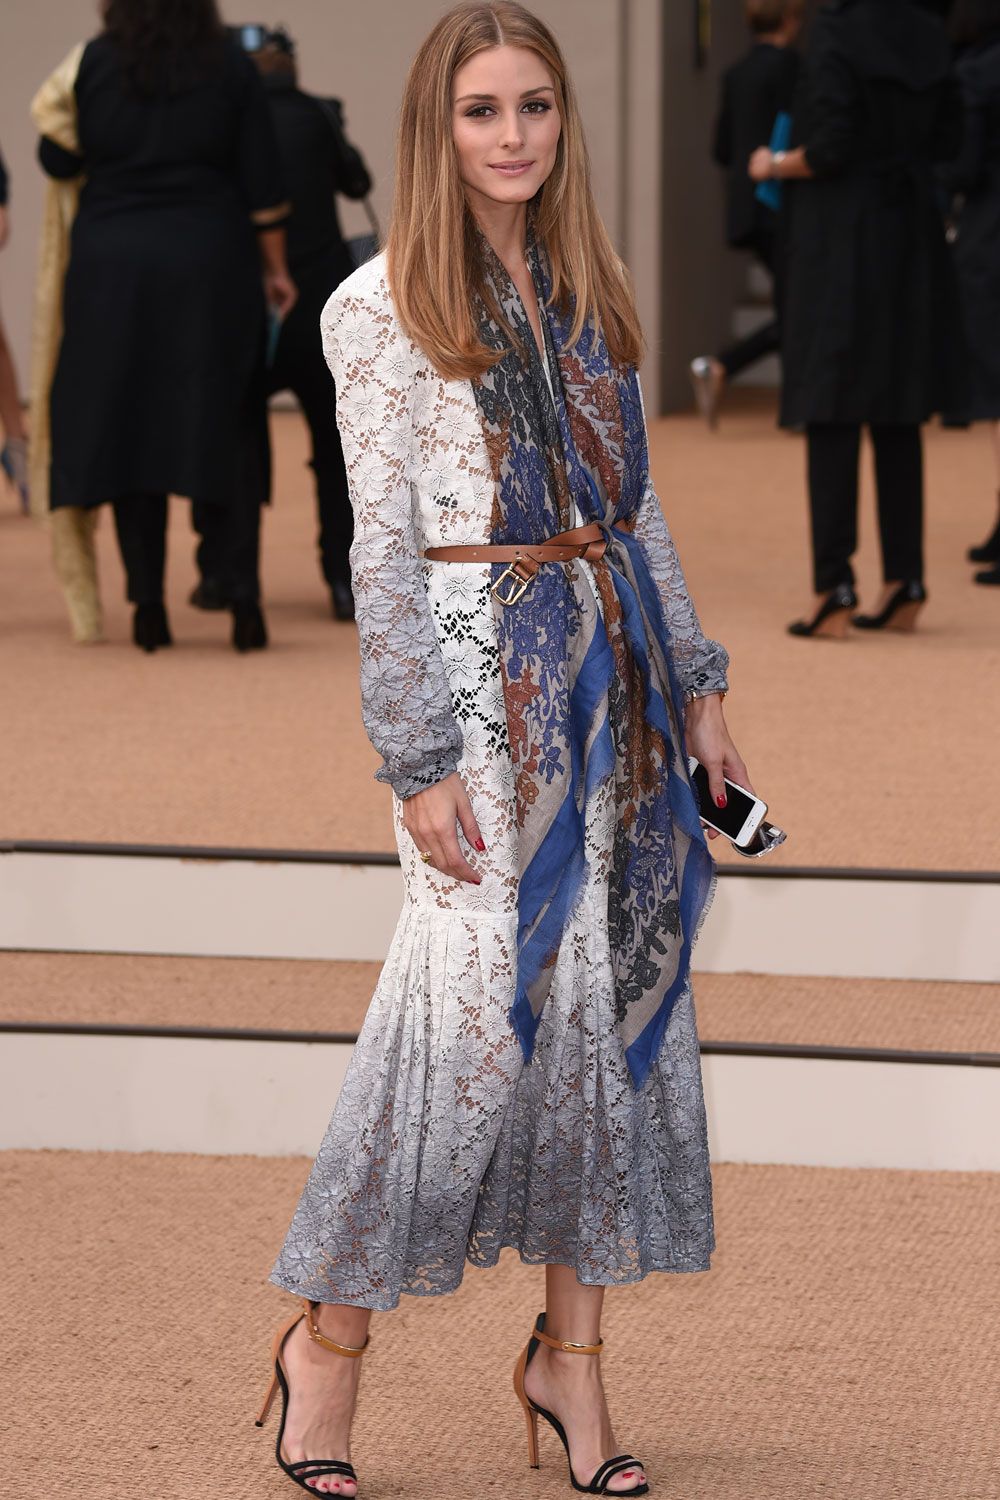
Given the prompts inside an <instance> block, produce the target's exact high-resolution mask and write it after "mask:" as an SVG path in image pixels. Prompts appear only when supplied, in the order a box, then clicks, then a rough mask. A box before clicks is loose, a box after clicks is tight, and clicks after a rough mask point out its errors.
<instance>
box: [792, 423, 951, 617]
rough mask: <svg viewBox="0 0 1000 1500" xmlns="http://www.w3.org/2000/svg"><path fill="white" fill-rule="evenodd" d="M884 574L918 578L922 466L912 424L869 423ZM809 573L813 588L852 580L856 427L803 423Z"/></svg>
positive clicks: (902, 579)
mask: <svg viewBox="0 0 1000 1500" xmlns="http://www.w3.org/2000/svg"><path fill="white" fill-rule="evenodd" d="M869 430H870V432H871V436H872V445H873V447H874V449H875V487H876V492H877V495H878V525H879V538H880V541H881V546H882V576H883V578H884V579H885V581H886V582H887V583H889V582H893V581H898V582H911V581H912V582H922V581H923V576H924V546H923V536H924V465H923V447H922V444H921V437H920V428H919V427H918V426H917V425H916V424H915V423H909V422H893V423H885V424H883V423H872V424H870V427H869ZM806 439H807V443H806V446H807V454H808V470H809V511H810V517H811V521H812V544H813V578H814V583H815V588H816V592H817V593H818V594H826V593H829V592H830V590H831V589H835V588H837V587H838V586H839V585H840V584H842V583H847V584H852V583H853V582H854V570H853V568H852V567H851V558H852V557H853V555H854V553H855V551H856V550H857V546H858V457H859V452H860V446H861V427H860V425H859V424H857V423H852V422H810V423H809V425H808V427H807V428H806Z"/></svg>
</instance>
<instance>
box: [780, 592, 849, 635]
mask: <svg viewBox="0 0 1000 1500" xmlns="http://www.w3.org/2000/svg"><path fill="white" fill-rule="evenodd" d="M857 607H858V596H857V594H855V592H854V590H853V589H852V588H851V585H850V584H849V583H841V584H839V585H838V586H837V588H835V589H831V591H830V593H829V594H827V596H826V598H825V599H824V600H823V603H822V604H821V605H820V607H819V609H818V610H817V611H816V613H815V614H814V615H813V617H812V619H811V620H793V622H792V624H791V625H789V627H788V634H789V635H798V636H813V635H822V636H826V637H827V639H828V640H837V641H842V640H843V639H844V637H845V636H846V635H847V626H848V624H849V623H850V618H851V610H852V609H857Z"/></svg>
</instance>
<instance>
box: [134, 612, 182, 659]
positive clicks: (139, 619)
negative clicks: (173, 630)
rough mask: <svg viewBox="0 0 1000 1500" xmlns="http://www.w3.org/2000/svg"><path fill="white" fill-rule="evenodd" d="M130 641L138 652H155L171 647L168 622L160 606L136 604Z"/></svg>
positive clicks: (171, 637)
mask: <svg viewBox="0 0 1000 1500" xmlns="http://www.w3.org/2000/svg"><path fill="white" fill-rule="evenodd" d="M132 639H133V641H134V642H135V644H136V645H137V646H138V647H139V649H140V651H156V650H158V649H159V647H160V646H172V645H173V644H174V638H173V636H172V635H171V634H170V622H169V621H168V619H167V612H166V610H165V609H164V607H163V605H162V604H137V605H136V607H135V614H134V615H133V616H132Z"/></svg>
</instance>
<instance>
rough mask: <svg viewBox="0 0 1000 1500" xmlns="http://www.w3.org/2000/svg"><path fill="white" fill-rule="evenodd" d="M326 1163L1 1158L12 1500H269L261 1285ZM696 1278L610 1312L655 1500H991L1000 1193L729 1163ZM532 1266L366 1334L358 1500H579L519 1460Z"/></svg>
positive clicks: (265, 1319)
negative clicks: (705, 1258) (714, 1227)
mask: <svg viewBox="0 0 1000 1500" xmlns="http://www.w3.org/2000/svg"><path fill="white" fill-rule="evenodd" d="M306 1169H307V1163H305V1162H304V1161H299V1160H273V1159H272V1160H254V1159H252V1158H229V1159H219V1158H205V1157H201V1158H196V1157H170V1156H130V1155H105V1156H98V1155H94V1156H91V1155H78V1154H74V1153H7V1154H5V1155H3V1156H0V1187H2V1193H3V1204H4V1212H3V1215H2V1218H0V1246H2V1253H3V1264H4V1275H3V1281H2V1294H3V1304H2V1318H3V1324H2V1326H3V1329H4V1350H5V1367H6V1371H7V1381H6V1398H5V1402H4V1419H3V1422H2V1423H0V1495H2V1496H4V1497H5V1500H30V1497H33V1496H38V1495H46V1494H49V1493H55V1492H56V1491H57V1490H58V1491H59V1493H65V1494H67V1495H72V1496H73V1497H74V1500H117V1497H119V1496H121V1497H123V1500H124V1497H127V1500H138V1497H147V1496H148V1497H155V1500H209V1497H216V1496H226V1497H231V1500H268V1497H272V1496H273V1497H274V1500H279V1497H280V1496H282V1495H285V1496H287V1495H290V1494H291V1493H292V1489H291V1486H290V1485H289V1484H288V1481H287V1480H286V1479H285V1478H284V1477H283V1476H282V1475H281V1474H280V1473H279V1471H278V1470H277V1468H276V1467H274V1466H273V1459H272V1444H273V1441H274V1436H275V1428H274V1427H273V1426H271V1427H269V1428H268V1430H267V1431H265V1432H264V1433H260V1432H257V1431H256V1430H255V1429H254V1427H253V1425H252V1420H253V1415H254V1413H255V1410H256V1407H257V1404H258V1403H259V1401H260V1398H261V1395H262V1394H263V1386H264V1383H265V1380H266V1376H267V1351H268V1347H269V1340H270V1335H271V1332H272V1329H273V1327H274V1326H276V1325H277V1322H278V1320H279V1319H280V1318H281V1317H282V1315H283V1314H284V1311H285V1307H286V1304H287V1301H288V1299H286V1298H284V1297H283V1296H282V1295H281V1294H279V1293H278V1292H276V1291H275V1290H274V1289H272V1288H270V1287H268V1286H266V1285H265V1278H266V1275H267V1270H268V1267H269V1265H270V1262H271V1259H272V1257H273V1255H274V1253H275V1251H276V1249H277V1246H278V1244H279V1241H280V1239H281V1236H282V1234H283V1233H284V1229H285V1226H286V1223H287V1220H288V1217H289V1215H290V1213H291V1210H292V1208H293V1205H294V1203H295V1201H296V1198H297V1194H298V1192H299V1189H300V1187H301V1184H302V1181H303V1179H304V1175H305V1172H306ZM716 1187H717V1202H718V1217H719V1241H720V1250H719V1252H718V1255H717V1258H716V1261H715V1265H714V1268H713V1270H712V1271H711V1272H710V1273H709V1274H708V1275H705V1276H698V1277H691V1278H686V1277H678V1278H668V1277H664V1276H654V1277H651V1278H649V1279H647V1280H646V1281H645V1282H643V1283H641V1284H640V1285H639V1286H637V1287H634V1288H628V1289H622V1290H618V1291H613V1292H612V1293H611V1294H610V1295H609V1298H608V1306H607V1313H606V1318H605V1330H604V1331H605V1336H606V1339H607V1346H608V1349H607V1354H606V1356H605V1379H606V1383H607V1386H608V1388H609V1392H610V1399H611V1403H612V1412H613V1415H614V1418H615V1421H616V1425H617V1428H618V1432H619V1436H620V1438H621V1440H622V1442H623V1443H625V1444H627V1446H628V1447H629V1448H632V1449H634V1450H635V1451H636V1452H637V1453H639V1454H640V1455H642V1457H643V1459H644V1461H645V1463H646V1465H647V1467H648V1470H649V1474H650V1477H651V1479H652V1481H653V1486H654V1488H653V1493H654V1495H656V1496H658V1497H660V1500H818V1497H821V1496H830V1497H846V1496H850V1497H851V1500H995V1497H996V1494H997V1474H998V1473H1000V1432H998V1426H997V1421H996V1412H997V1406H998V1402H1000V1369H998V1364H997V1360H996V1351H995V1347H994V1340H993V1339H992V1336H991V1333H990V1328H991V1321H990V1320H991V1316H992V1313H991V1310H992V1309H993V1308H995V1306H996V1303H997V1299H998V1297H1000V1263H998V1260H997V1256H996V1245H997V1243H998V1240H1000V1191H998V1184H997V1180H996V1178H995V1177H991V1176H989V1175H967V1174H959V1173H954V1174H935V1173H923V1174H921V1173H907V1172H882V1171H867V1172H860V1171H857V1172H856V1171H830V1170H819V1169H808V1168H787V1167H727V1166H723V1167H720V1168H718V1169H717V1171H716ZM540 1285H541V1275H540V1272H539V1271H538V1270H537V1269H533V1268H525V1267H522V1266H521V1265H520V1264H519V1263H518V1262H517V1261H516V1259H515V1258H514V1257H513V1256H512V1255H506V1256H505V1257H504V1259H503V1260H502V1262H501V1264H500V1266H499V1267H498V1268H497V1269H495V1270H493V1271H474V1270H470V1271H469V1272H468V1273H467V1275H466V1278H465V1281H464V1283H463V1286H462V1288H461V1290H460V1291H459V1292H458V1293H457V1294H456V1295H455V1296H454V1297H452V1298H448V1299H445V1300H443V1301H438V1300H437V1299H431V1298H428V1299H413V1298H408V1299H406V1300H405V1301H404V1303H403V1306H402V1308H401V1310H400V1311H398V1312H396V1313H393V1314H386V1315H376V1318H375V1320H374V1324H373V1343H372V1350H371V1353H370V1355H369V1356H368V1357H367V1359H366V1368H365V1372H364V1379H363V1382H362V1393H361V1402H360V1408H359V1412H358V1418H357V1422H356V1429H355V1444H354V1457H355V1462H356V1463H357V1466H358V1468H359V1471H360V1474H361V1478H362V1490H361V1493H362V1495H363V1496H365V1497H368V1500H390V1497H391V1500H441V1497H443V1496H450V1495H463V1496H471V1497H479V1496H486V1495H518V1496H527V1497H533V1500H557V1497H558V1500H564V1497H566V1496H568V1495H569V1494H571V1491H570V1490H569V1487H568V1485H567V1481H566V1473H565V1469H564V1467H563V1463H562V1459H561V1450H560V1449H559V1448H558V1446H557V1444H556V1442H555V1440H554V1438H553V1437H551V1435H550V1434H547V1433H543V1434H542V1468H541V1469H540V1470H539V1471H537V1472H532V1471H530V1470H529V1469H528V1467H527V1463H526V1456H525V1451H524V1448H523V1446H522V1445H523V1423H522V1419H521V1414H520V1410H519V1408H518V1407H517V1406H516V1404H515V1401H514V1397H513V1394H512V1392H511V1390H510V1370H511V1368H512V1366H513V1363H514V1359H515V1357H516V1355H517V1353H518V1350H519V1347H520V1345H521V1343H522V1342H523V1340H524V1338H525V1336H526V1334H527V1332H528V1329H529V1327H530V1324H531V1321H532V1319H533V1317H534V1315H535V1313H536V1311H537V1310H538V1309H539V1307H540V1306H541V1292H540Z"/></svg>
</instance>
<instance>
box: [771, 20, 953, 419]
mask: <svg viewBox="0 0 1000 1500" xmlns="http://www.w3.org/2000/svg"><path fill="white" fill-rule="evenodd" d="M961 136H962V109H961V100H960V96H959V91H958V85H957V82H956V81H955V79H954V78H953V77H952V75H951V70H950V52H949V47H948V41H947V35H946V32H945V29H944V24H943V22H942V21H941V20H940V19H939V18H938V17H936V16H934V15H932V14H931V13H930V12H929V11H927V10H925V9H923V8H921V6H919V5H918V4H916V3H914V0H839V3H833V4H828V5H826V6H824V7H823V9H822V10H821V11H820V13H819V15H818V16H817V18H816V21H815V23H814V26H813V30H812V35H811V38H810V46H809V49H808V52H807V54H806V59H805V66H804V69H803V75H802V79H801V83H800V87H799V90H798V93H797V97H796V105H795V122H794V139H795V141H796V143H798V144H801V145H803V146H804V147H805V152H806V159H807V160H808V163H809V165H810V167H811V168H812V170H813V172H814V173H815V177H814V178H813V179H812V180H808V181H800V182H795V183H794V184H792V185H791V191H790V192H789V194H788V206H789V226H788V229H789V259H788V271H787V290H786V301H785V307H784V314H785V322H784V342H783V347H782V356H783V363H784V389H783V395H782V411H781V417H782V422H783V423H785V424H786V425H789V426H793V425H800V424H802V423H811V422H851V423H860V422H886V423H892V422H921V421H923V420H925V419H926V418H927V417H928V416H929V415H930V414H931V413H932V412H933V411H939V410H943V409H946V408H949V407H950V406H952V405H953V404H954V401H955V399H956V390H957V388H958V386H959V385H960V381H961V340H960V333H959V313H958V301H957V287H956V285H955V278H954V271H953V268H952V266H951V262H950V258H949V255H948V249H947V245H946V243H945V238H944V219H943V214H942V200H941V196H940V189H939V188H938V185H937V183H936V181H935V177H934V163H936V162H940V161H943V160H948V159H949V158H951V157H953V156H954V155H955V154H956V153H957V151H958V148H959V146H960V143H961Z"/></svg>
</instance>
